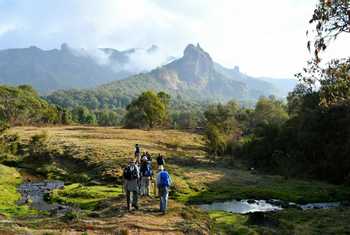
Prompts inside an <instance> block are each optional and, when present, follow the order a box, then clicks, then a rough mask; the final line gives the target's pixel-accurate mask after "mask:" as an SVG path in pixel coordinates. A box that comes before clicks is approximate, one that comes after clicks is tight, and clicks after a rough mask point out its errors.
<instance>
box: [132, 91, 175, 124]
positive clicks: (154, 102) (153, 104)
mask: <svg viewBox="0 0 350 235" xmlns="http://www.w3.org/2000/svg"><path fill="white" fill-rule="evenodd" d="M168 97H169V96H168V95H166V94H165V93H164V92H162V93H158V94H156V93H154V92H152V91H146V92H144V93H142V94H141V95H140V96H139V97H138V98H137V99H135V100H133V101H132V102H131V104H129V105H128V106H127V114H126V116H125V125H126V126H127V127H134V128H135V127H149V128H153V127H155V126H161V125H162V124H163V123H164V120H165V119H166V117H167V113H168V112H167V106H168Z"/></svg>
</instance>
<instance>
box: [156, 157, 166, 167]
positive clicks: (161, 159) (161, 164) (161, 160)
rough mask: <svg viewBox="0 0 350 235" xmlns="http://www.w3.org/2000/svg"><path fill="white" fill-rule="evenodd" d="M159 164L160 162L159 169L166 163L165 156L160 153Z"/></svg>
mask: <svg viewBox="0 0 350 235" xmlns="http://www.w3.org/2000/svg"><path fill="white" fill-rule="evenodd" d="M157 164H158V169H159V170H163V169H164V165H165V160H164V157H163V156H162V155H160V154H158V157H157Z"/></svg>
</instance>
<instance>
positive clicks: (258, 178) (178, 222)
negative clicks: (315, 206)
mask: <svg viewBox="0 0 350 235" xmlns="http://www.w3.org/2000/svg"><path fill="white" fill-rule="evenodd" d="M10 132H11V133H18V135H19V136H20V138H21V141H22V142H23V143H26V142H28V141H29V140H30V138H31V136H33V135H37V134H42V133H45V134H46V135H47V136H48V146H49V148H50V149H51V151H52V152H54V153H55V154H53V155H52V156H51V157H50V158H47V159H45V157H44V159H41V160H36V159H31V160H30V161H25V160H23V159H20V158H19V159H18V163H17V170H16V168H13V167H7V166H3V165H0V167H1V168H0V169H1V173H0V189H1V191H4V190H5V192H6V194H5V193H3V192H2V193H0V199H1V198H4V197H8V198H11V200H8V201H7V202H6V203H4V202H0V215H2V216H4V217H6V218H11V217H17V218H19V216H20V215H33V214H34V215H36V216H35V218H33V216H31V217H30V219H29V218H27V219H25V218H23V216H22V219H21V221H22V222H21V223H22V224H21V226H20V228H18V226H17V227H15V226H14V225H13V226H12V225H8V224H7V225H6V231H7V232H14V234H15V233H16V232H19V231H22V230H23V229H29V231H31V232H33V233H34V232H37V233H38V234H43V233H44V232H49V233H52V234H60V233H62V231H63V230H62V229H64V231H68V233H67V234H69V231H82V232H84V231H88V230H89V229H90V230H93V231H95V232H96V233H89V234H99V233H98V232H102V231H103V232H108V231H117V230H118V231H120V233H121V234H123V233H122V232H123V231H130V232H131V234H134V233H133V232H135V233H136V232H139V233H141V234H148V233H147V232H152V233H149V234H164V233H166V234H188V233H190V234H191V233H192V234H198V233H199V234H209V233H210V231H212V232H213V231H214V234H260V233H264V234H281V232H283V233H284V234H289V233H290V234H293V232H297V231H299V232H300V231H301V230H303V229H305V231H307V232H309V233H305V234H317V233H316V232H315V231H320V226H322V224H321V223H315V222H314V221H315V219H314V218H312V216H311V215H310V213H311V212H303V211H295V210H290V209H288V210H284V211H281V212H278V213H273V214H268V215H267V216H268V218H269V219H271V220H272V221H274V222H273V223H271V224H269V225H256V224H251V223H250V222H249V216H248V215H237V214H231V213H224V212H210V213H206V212H204V211H201V210H199V209H198V208H197V207H196V206H195V204H200V203H210V202H213V201H223V200H229V199H234V198H235V199H244V198H255V199H270V198H274V199H281V200H285V201H291V202H297V203H307V202H326V201H344V200H348V199H349V198H350V187H346V186H336V185H332V184H327V183H324V182H318V181H308V180H300V179H285V178H284V177H281V176H273V175H265V174H261V173H259V172H255V171H250V170H248V169H247V168H246V167H244V165H243V164H241V163H240V162H239V161H237V160H234V159H218V161H216V162H215V163H213V162H211V161H209V160H208V158H207V157H206V153H205V151H204V150H205V148H204V141H203V138H202V136H201V135H199V134H195V133H189V132H182V131H176V130H152V131H143V130H129V129H118V128H111V127H108V128H103V127H88V126H62V127H58V126H55V127H33V126H25V127H16V128H12V129H10ZM136 143H138V144H140V145H141V151H148V152H150V153H151V154H153V156H154V158H155V156H156V154H158V153H160V154H163V155H164V156H165V159H166V168H167V169H168V170H169V172H170V174H171V176H172V178H173V180H174V184H173V186H172V188H171V194H170V196H171V201H170V208H169V213H168V214H167V215H166V216H164V217H162V216H160V215H159V214H157V213H158V212H157V207H158V201H157V199H156V198H143V199H141V201H140V203H141V210H140V211H137V212H133V213H131V214H130V213H127V212H126V210H125V199H124V197H123V193H122V189H121V180H120V178H121V174H122V168H123V167H124V166H125V164H126V163H127V160H128V159H129V158H130V157H132V156H133V151H134V145H135V144H136ZM48 159H49V160H48ZM23 168H24V169H25V170H23ZM4 177H7V178H11V180H10V181H9V180H4V179H5V178H4ZM36 177H39V178H36ZM28 178H31V179H34V180H37V179H59V180H64V181H65V182H66V185H67V186H65V188H64V189H61V190H54V191H53V192H52V193H51V194H50V195H49V196H48V200H50V201H51V202H58V203H62V204H66V205H71V206H73V207H74V208H77V212H76V213H75V214H70V215H67V216H64V217H62V218H56V217H48V216H47V215H46V216H45V215H41V214H38V213H35V211H32V210H30V209H29V207H28V206H21V207H19V206H17V205H15V201H16V200H18V198H19V194H18V193H17V192H16V190H15V188H16V186H17V185H18V184H19V183H20V182H22V181H25V180H27V179H28ZM1 191H0V192H1ZM2 201H3V200H2ZM312 213H313V214H314V215H315V216H316V218H321V217H322V218H324V219H323V220H322V221H323V223H326V224H327V223H328V224H330V225H332V226H329V227H328V228H329V230H327V231H346V230H347V226H348V225H347V223H346V216H347V215H348V213H349V212H348V211H347V210H343V211H342V210H340V209H339V210H325V211H324V210H317V211H314V212H312ZM289 216H290V217H291V219H290V218H289ZM67 217H68V218H69V220H68V221H70V222H67ZM335 220H337V223H335ZM144 221H147V223H145V222H144ZM333 224H336V225H337V228H335V227H334V226H333ZM0 228H1V229H3V225H2V224H1V223H0ZM1 229H0V234H1V231H2V230H1ZM90 232H91V231H90ZM196 232H197V233H196ZM74 234H76V233H74ZM296 234H303V233H296Z"/></svg>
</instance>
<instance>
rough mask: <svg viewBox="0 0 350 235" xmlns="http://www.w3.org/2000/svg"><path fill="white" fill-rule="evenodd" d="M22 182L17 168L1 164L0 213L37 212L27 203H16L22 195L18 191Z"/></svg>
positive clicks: (23, 213) (18, 214)
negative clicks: (19, 204) (23, 204)
mask: <svg viewBox="0 0 350 235" xmlns="http://www.w3.org/2000/svg"><path fill="white" fill-rule="evenodd" d="M21 182H22V178H21V175H20V174H19V173H18V171H17V170H16V169H15V168H12V167H7V166H4V165H2V164H0V214H3V215H5V216H6V217H14V216H25V215H29V214H35V213H37V212H36V211H35V210H32V209H30V208H29V207H28V206H26V205H25V206H18V205H16V202H17V201H18V200H19V199H20V197H21V196H20V193H18V192H17V186H18V185H19V184H20V183H21Z"/></svg>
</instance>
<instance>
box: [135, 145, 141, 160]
mask: <svg viewBox="0 0 350 235" xmlns="http://www.w3.org/2000/svg"><path fill="white" fill-rule="evenodd" d="M135 159H136V162H137V163H140V160H141V149H140V145H139V144H135Z"/></svg>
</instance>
